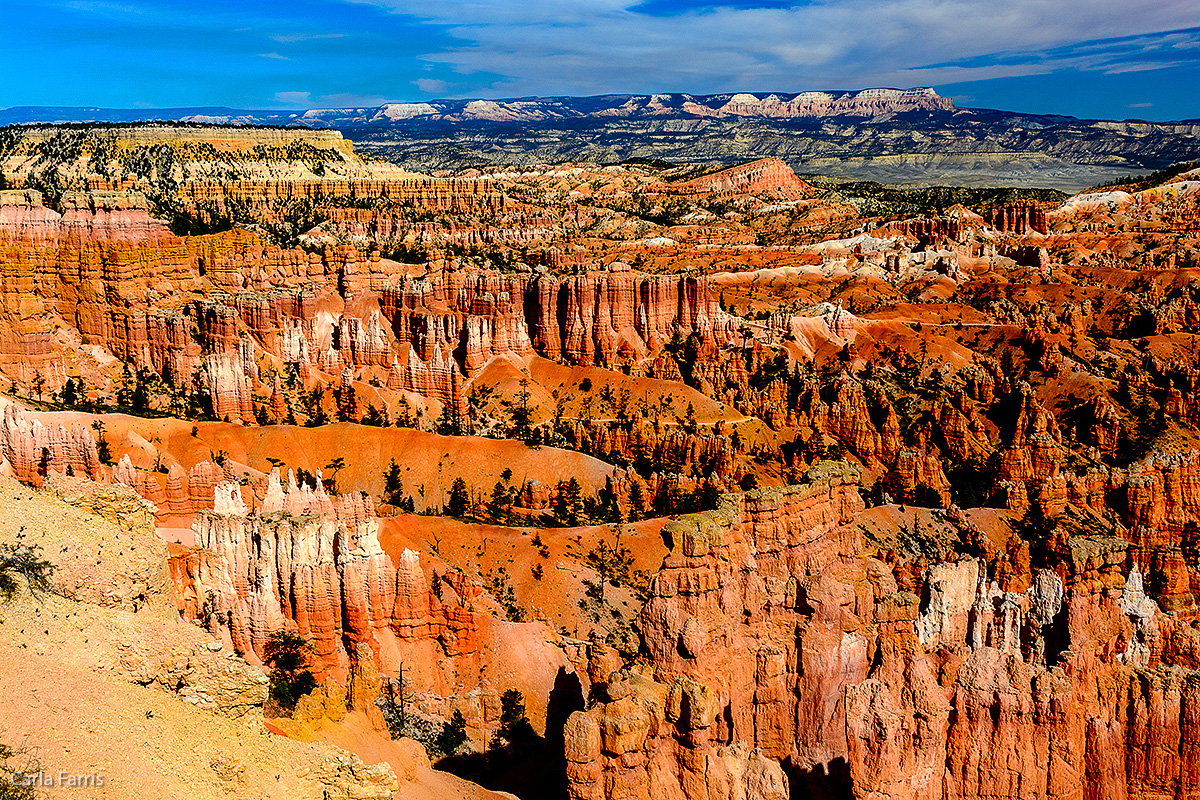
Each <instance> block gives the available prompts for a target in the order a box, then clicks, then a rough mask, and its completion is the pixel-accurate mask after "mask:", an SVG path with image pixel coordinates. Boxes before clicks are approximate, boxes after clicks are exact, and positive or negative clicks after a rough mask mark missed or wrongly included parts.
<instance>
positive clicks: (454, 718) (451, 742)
mask: <svg viewBox="0 0 1200 800" xmlns="http://www.w3.org/2000/svg"><path fill="white" fill-rule="evenodd" d="M466 741H467V720H466V719H465V718H464V717H463V715H462V712H461V711H459V710H458V709H454V713H453V714H451V715H450V719H449V720H448V721H447V722H445V723H443V724H442V732H441V733H439V734H438V736H437V739H435V740H434V745H435V746H436V747H437V749H438V750H441V751H442V752H443V753H445V754H446V755H448V756H452V755H454V754H455V753H456V752H457V751H458V748H460V747H462V746H463V745H464V744H465V743H466Z"/></svg>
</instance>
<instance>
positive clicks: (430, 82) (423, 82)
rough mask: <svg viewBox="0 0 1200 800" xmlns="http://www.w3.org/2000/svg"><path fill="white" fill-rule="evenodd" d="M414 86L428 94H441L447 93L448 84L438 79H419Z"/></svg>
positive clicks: (414, 82)
mask: <svg viewBox="0 0 1200 800" xmlns="http://www.w3.org/2000/svg"><path fill="white" fill-rule="evenodd" d="M413 84H414V85H415V86H416V87H417V88H418V89H420V90H421V91H422V92H425V93H426V94H440V93H441V92H444V91H446V85H447V84H446V82H445V81H439V80H437V79H436V78H417V79H416V80H415V81H413Z"/></svg>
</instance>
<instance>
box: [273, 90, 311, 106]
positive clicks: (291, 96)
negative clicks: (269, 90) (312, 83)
mask: <svg viewBox="0 0 1200 800" xmlns="http://www.w3.org/2000/svg"><path fill="white" fill-rule="evenodd" d="M275 102H276V103H277V104H279V105H281V106H283V107H284V108H312V104H313V102H312V92H276V93H275Z"/></svg>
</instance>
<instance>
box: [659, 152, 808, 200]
mask: <svg viewBox="0 0 1200 800" xmlns="http://www.w3.org/2000/svg"><path fill="white" fill-rule="evenodd" d="M673 188H676V189H677V190H678V191H682V192H726V193H729V194H754V195H766V196H769V197H781V198H785V199H796V198H800V197H808V196H811V195H812V194H813V188H812V187H811V186H809V185H808V184H807V183H805V182H804V181H802V180H800V179H799V178H797V177H796V173H795V172H793V171H792V169H791V167H789V166H788V165H787V164H785V163H783V161H781V160H780V159H778V158H762V159H759V160H757V161H751V162H750V163H749V164H741V165H739V166H736V167H731V168H730V169H723V170H719V171H717V172H711V173H709V174H708V175H704V176H701V177H699V178H693V179H692V180H690V181H687V182H686V183H682V184H678V185H677V186H676V187H673Z"/></svg>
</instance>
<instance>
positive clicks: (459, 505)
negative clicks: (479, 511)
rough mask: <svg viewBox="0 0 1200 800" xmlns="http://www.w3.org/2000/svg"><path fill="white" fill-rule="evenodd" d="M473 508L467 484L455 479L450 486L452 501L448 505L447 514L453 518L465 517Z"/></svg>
mask: <svg viewBox="0 0 1200 800" xmlns="http://www.w3.org/2000/svg"><path fill="white" fill-rule="evenodd" d="M470 507H471V495H470V493H469V492H467V482H466V481H464V480H463V479H462V478H455V479H454V483H453V484H451V486H450V499H449V500H448V501H447V503H446V513H447V514H449V515H450V516H452V517H465V516H467V511H468V510H469V509H470Z"/></svg>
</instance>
